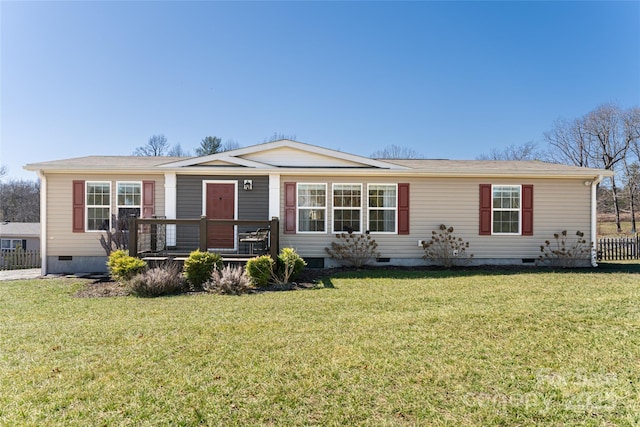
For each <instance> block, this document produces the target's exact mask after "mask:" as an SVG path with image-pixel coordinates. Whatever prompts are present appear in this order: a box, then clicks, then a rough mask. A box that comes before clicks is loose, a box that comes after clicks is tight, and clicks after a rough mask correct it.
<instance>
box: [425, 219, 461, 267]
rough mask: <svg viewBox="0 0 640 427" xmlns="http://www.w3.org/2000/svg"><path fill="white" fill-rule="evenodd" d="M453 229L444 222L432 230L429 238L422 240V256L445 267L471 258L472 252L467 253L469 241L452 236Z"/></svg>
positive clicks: (459, 263)
mask: <svg viewBox="0 0 640 427" xmlns="http://www.w3.org/2000/svg"><path fill="white" fill-rule="evenodd" d="M453 231H454V229H453V227H447V226H446V225H444V224H440V226H439V227H438V230H433V231H432V232H431V240H427V241H423V242H422V248H423V249H424V256H423V258H424V259H425V260H428V261H431V262H433V263H434V264H436V265H441V266H443V267H447V268H449V267H453V266H457V265H461V264H465V263H468V262H469V261H470V260H471V258H473V254H468V253H467V249H468V248H469V242H465V241H464V240H463V239H462V237H457V238H456V237H454V235H453Z"/></svg>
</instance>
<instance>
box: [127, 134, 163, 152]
mask: <svg viewBox="0 0 640 427" xmlns="http://www.w3.org/2000/svg"><path fill="white" fill-rule="evenodd" d="M168 150H169V143H168V142H167V137H166V136H164V135H162V134H160V135H153V136H151V137H150V138H149V141H148V142H147V144H146V145H143V146H142V147H138V148H136V150H135V151H134V152H133V155H134V156H148V157H153V156H165V155H166V154H167V151H168Z"/></svg>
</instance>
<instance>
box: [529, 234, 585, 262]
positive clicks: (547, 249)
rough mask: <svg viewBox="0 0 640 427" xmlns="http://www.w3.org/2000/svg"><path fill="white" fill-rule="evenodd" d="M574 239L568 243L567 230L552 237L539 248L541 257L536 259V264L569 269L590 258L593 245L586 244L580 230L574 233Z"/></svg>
mask: <svg viewBox="0 0 640 427" xmlns="http://www.w3.org/2000/svg"><path fill="white" fill-rule="evenodd" d="M576 236H578V237H576V239H575V240H574V241H570V240H569V238H568V237H567V230H562V232H560V233H555V234H554V235H553V241H551V240H546V241H545V242H544V245H541V246H540V252H542V255H540V256H539V257H538V262H539V263H543V264H548V265H550V266H552V267H561V268H569V267H575V266H576V265H577V263H578V262H580V261H585V260H588V259H590V258H591V252H592V250H593V243H587V240H586V239H585V238H584V233H583V232H582V231H580V230H578V231H577V232H576Z"/></svg>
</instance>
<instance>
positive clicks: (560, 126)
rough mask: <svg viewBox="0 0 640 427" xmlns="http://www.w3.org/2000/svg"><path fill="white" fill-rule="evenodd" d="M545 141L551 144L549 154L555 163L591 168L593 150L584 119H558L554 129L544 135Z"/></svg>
mask: <svg viewBox="0 0 640 427" xmlns="http://www.w3.org/2000/svg"><path fill="white" fill-rule="evenodd" d="M544 139H545V141H546V142H547V143H548V144H549V147H550V150H551V151H550V153H549V154H550V156H551V159H552V160H553V161H556V162H558V163H563V164H568V165H575V166H581V167H589V159H590V156H591V155H592V153H593V149H592V144H591V139H590V138H589V136H588V135H587V133H586V130H585V120H584V118H582V117H581V118H578V119H575V120H565V119H557V120H556V121H554V122H553V129H551V130H550V131H548V132H545V133H544Z"/></svg>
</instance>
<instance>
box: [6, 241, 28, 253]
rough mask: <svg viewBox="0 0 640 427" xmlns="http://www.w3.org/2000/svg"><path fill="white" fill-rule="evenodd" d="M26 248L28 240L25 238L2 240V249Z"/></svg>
mask: <svg viewBox="0 0 640 427" xmlns="http://www.w3.org/2000/svg"><path fill="white" fill-rule="evenodd" d="M18 248H20V249H26V248H27V241H26V240H25V239H2V240H0V249H2V250H3V251H15V250H16V249H18Z"/></svg>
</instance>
